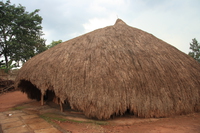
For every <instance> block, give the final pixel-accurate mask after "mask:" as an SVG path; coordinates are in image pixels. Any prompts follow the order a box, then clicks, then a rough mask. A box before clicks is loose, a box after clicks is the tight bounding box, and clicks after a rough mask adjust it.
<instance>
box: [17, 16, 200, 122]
mask: <svg viewBox="0 0 200 133" xmlns="http://www.w3.org/2000/svg"><path fill="white" fill-rule="evenodd" d="M199 79H200V64H199V63H198V62H197V61H195V60H194V59H193V58H192V57H190V56H188V55H186V54H185V53H183V52H181V51H179V50H178V49H176V48H175V47H173V46H171V45H169V44H167V43H166V42H164V41H162V40H160V39H158V38H156V37H155V36H153V35H152V34H149V33H147V32H144V31H142V30H140V29H137V28H133V27H131V26H128V25H126V23H124V22H123V21H122V20H121V19H117V21H116V23H115V25H114V26H107V27H105V28H101V29H97V30H95V31H92V32H90V33H87V34H84V35H82V36H79V37H76V38H74V39H71V40H69V41H66V42H63V43H61V44H59V45H57V46H55V47H53V48H51V49H49V50H47V51H45V52H43V53H41V54H39V55H36V56H35V57H33V58H32V59H30V60H29V61H27V62H26V63H25V64H24V65H23V67H22V68H21V69H20V71H19V73H18V76H17V78H16V82H15V85H16V88H20V89H21V90H22V91H23V92H25V93H27V94H28V96H29V98H32V99H39V100H40V96H41V94H42V95H45V94H46V95H48V92H49V91H53V92H54V93H55V96H57V97H59V99H60V100H61V101H62V103H64V102H66V103H69V104H70V106H71V108H72V109H75V110H80V111H83V112H84V114H85V115H86V116H87V117H96V118H98V119H108V118H110V116H111V115H115V114H116V115H123V114H124V113H125V112H126V111H129V112H130V113H134V115H136V116H138V117H167V116H170V115H175V114H186V113H192V112H195V111H200V80H199Z"/></svg>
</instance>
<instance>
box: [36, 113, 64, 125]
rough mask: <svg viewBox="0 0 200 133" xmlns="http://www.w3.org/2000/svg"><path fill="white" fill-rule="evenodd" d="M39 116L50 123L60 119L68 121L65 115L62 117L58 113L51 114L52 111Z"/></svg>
mask: <svg viewBox="0 0 200 133" xmlns="http://www.w3.org/2000/svg"><path fill="white" fill-rule="evenodd" d="M39 116H40V117H41V118H43V119H44V120H46V121H47V122H49V123H52V122H53V120H56V121H60V122H65V121H67V119H65V118H64V117H62V116H60V115H56V114H51V113H46V114H42V115H39Z"/></svg>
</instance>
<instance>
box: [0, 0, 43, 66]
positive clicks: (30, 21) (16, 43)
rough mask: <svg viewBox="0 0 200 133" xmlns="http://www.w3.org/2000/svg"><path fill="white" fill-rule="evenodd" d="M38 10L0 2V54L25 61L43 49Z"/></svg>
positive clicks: (8, 58) (6, 57) (40, 20)
mask: <svg viewBox="0 0 200 133" xmlns="http://www.w3.org/2000/svg"><path fill="white" fill-rule="evenodd" d="M38 12H39V10H38V9H36V10H35V11H33V12H31V13H29V12H27V11H25V7H23V6H22V5H18V6H16V5H11V3H10V1H9V0H7V1H6V2H5V3H3V2H2V1H1V2H0V23H1V24H0V55H1V56H3V57H4V58H5V64H6V68H8V67H9V61H10V60H13V61H15V62H18V61H22V62H26V61H27V60H28V59H30V58H31V57H33V56H34V55H36V54H38V53H41V52H43V51H45V50H46V49H47V48H46V46H45V40H44V39H43V38H41V36H42V35H43V32H42V26H41V23H42V17H40V16H39V15H38Z"/></svg>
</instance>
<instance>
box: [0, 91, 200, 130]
mask: <svg viewBox="0 0 200 133" xmlns="http://www.w3.org/2000/svg"><path fill="white" fill-rule="evenodd" d="M29 102H32V100H29V99H27V96H26V95H25V94H23V93H21V92H19V91H15V92H9V93H6V94H2V95H0V112H2V111H6V110H9V109H10V108H12V107H14V106H17V105H21V104H23V103H29ZM55 122H56V123H57V124H58V125H59V126H60V127H61V128H62V129H64V130H66V131H70V132H72V133H200V113H193V114H189V115H183V116H176V117H171V118H159V119H148V120H146V119H138V118H134V117H132V118H130V117H119V118H115V119H113V120H108V121H107V122H108V123H109V124H108V125H98V124H94V123H87V122H83V123H75V122H58V121H55Z"/></svg>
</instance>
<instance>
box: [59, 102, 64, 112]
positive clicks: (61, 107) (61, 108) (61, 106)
mask: <svg viewBox="0 0 200 133" xmlns="http://www.w3.org/2000/svg"><path fill="white" fill-rule="evenodd" d="M60 111H61V112H63V104H62V102H61V100H60Z"/></svg>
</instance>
